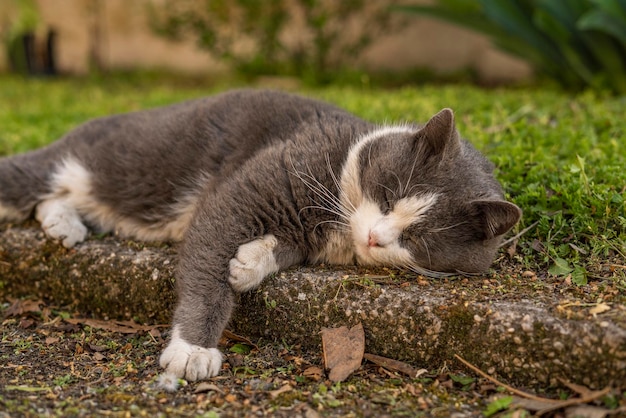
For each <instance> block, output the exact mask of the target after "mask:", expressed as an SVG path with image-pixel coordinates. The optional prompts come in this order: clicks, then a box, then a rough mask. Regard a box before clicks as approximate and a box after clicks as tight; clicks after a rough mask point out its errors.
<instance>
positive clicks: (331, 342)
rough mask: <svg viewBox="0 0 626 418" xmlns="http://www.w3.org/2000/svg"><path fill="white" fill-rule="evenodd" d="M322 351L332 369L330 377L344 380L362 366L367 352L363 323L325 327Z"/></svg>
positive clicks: (326, 363)
mask: <svg viewBox="0 0 626 418" xmlns="http://www.w3.org/2000/svg"><path fill="white" fill-rule="evenodd" d="M322 351H323V355H324V365H325V366H326V368H327V369H329V370H330V373H329V374H328V378H329V379H330V380H332V381H333V382H342V381H344V380H346V379H347V378H348V376H350V374H351V373H352V372H354V371H355V370H357V369H358V368H359V367H361V362H362V361H363V354H364V353H365V331H364V330H363V325H362V324H361V323H359V324H357V325H355V326H354V327H352V328H351V329H348V328H347V327H340V328H323V329H322Z"/></svg>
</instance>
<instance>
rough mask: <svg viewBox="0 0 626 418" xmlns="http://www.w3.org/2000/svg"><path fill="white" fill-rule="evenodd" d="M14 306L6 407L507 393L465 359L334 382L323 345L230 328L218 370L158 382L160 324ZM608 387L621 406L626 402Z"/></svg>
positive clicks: (450, 407) (271, 404)
mask: <svg viewBox="0 0 626 418" xmlns="http://www.w3.org/2000/svg"><path fill="white" fill-rule="evenodd" d="M16 306H17V305H15V304H14V305H9V304H4V305H2V308H1V309H0V314H1V315H2V316H3V317H4V318H5V319H4V320H3V321H2V324H1V325H0V332H1V333H2V341H1V342H0V359H1V361H0V411H4V412H0V417H13V416H24V417H44V416H78V417H86V416H94V415H98V416H148V417H159V416H163V417H165V416H204V417H217V416H221V417H231V416H232V417H240V416H266V415H271V416H277V417H297V416H300V417H306V418H311V417H318V416H342V417H343V416H348V417H349V416H354V417H369V416H371V417H385V416H433V417H437V416H440V417H457V418H460V417H475V416H476V417H477V416H482V413H483V411H484V410H485V409H486V408H488V407H493V405H491V406H490V404H492V401H493V399H494V396H496V397H498V396H500V397H501V396H502V395H501V394H500V391H499V390H498V387H497V385H495V384H494V383H492V382H490V381H488V380H486V379H483V378H476V377H475V375H474V374H473V373H472V372H471V371H469V370H467V369H463V368H462V366H459V365H450V368H447V367H446V368H444V369H442V370H421V371H420V372H419V376H418V377H407V376H404V375H402V374H399V373H396V372H393V371H391V370H387V369H385V368H383V367H380V366H377V365H376V364H374V363H371V362H367V361H365V362H364V363H363V365H362V366H361V367H360V368H359V369H358V370H357V371H356V372H354V373H353V374H352V375H351V376H350V377H349V378H348V379H347V380H346V381H344V382H341V383H333V382H331V381H330V380H328V378H327V373H326V372H325V371H324V370H323V368H324V366H323V364H322V353H321V352H313V351H305V350H302V349H301V348H300V347H298V346H291V347H289V346H285V345H283V344H276V343H265V342H263V341H255V342H249V341H246V340H245V339H239V338H237V337H236V336H233V335H230V336H229V337H230V339H225V338H224V339H223V340H222V347H221V348H222V350H223V351H224V352H225V353H227V356H226V361H225V362H224V366H223V369H222V373H221V374H220V375H219V376H217V377H215V378H213V379H211V380H209V381H207V382H194V383H186V382H184V381H183V382H182V387H181V388H180V389H179V390H178V391H177V392H175V393H166V392H164V391H162V390H160V389H159V388H158V387H157V386H156V380H157V377H158V373H159V372H160V369H159V367H158V356H159V354H160V351H161V350H162V348H163V347H164V344H165V336H164V335H163V334H162V331H161V330H162V328H161V327H160V326H148V327H146V326H140V325H136V324H134V323H132V322H127V323H124V324H120V323H119V322H115V321H109V322H107V321H93V320H88V319H82V318H80V317H78V316H76V315H69V314H68V313H66V312H63V311H62V310H57V309H55V308H52V307H49V306H45V305H44V304H43V303H41V302H39V301H36V302H30V303H22V305H21V308H20V309H18V308H16ZM611 396H612V398H611V399H612V401H613V402H614V404H615V405H613V406H614V407H618V406H619V405H620V403H621V404H622V405H624V404H626V400H624V399H623V398H620V397H618V396H617V394H612V395H611ZM596 403H598V404H602V401H597V402H596ZM509 412H511V410H510V409H509ZM545 416H551V415H550V414H548V415H545ZM552 416H560V415H552Z"/></svg>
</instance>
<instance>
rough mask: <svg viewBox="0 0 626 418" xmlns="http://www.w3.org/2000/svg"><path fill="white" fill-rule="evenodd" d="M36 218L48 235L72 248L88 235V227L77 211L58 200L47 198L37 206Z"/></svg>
mask: <svg viewBox="0 0 626 418" xmlns="http://www.w3.org/2000/svg"><path fill="white" fill-rule="evenodd" d="M36 218H37V220H38V221H39V222H41V227H42V228H43V230H44V232H45V233H46V235H47V236H49V237H50V238H52V239H55V240H59V241H61V242H62V243H63V246H64V247H65V248H71V247H73V246H74V245H76V244H78V243H79V242H82V241H84V240H85V238H86V237H87V227H86V226H85V225H84V224H83V223H82V222H81V220H80V216H79V215H78V213H76V211H75V210H74V209H73V208H71V207H69V206H67V205H66V204H64V203H63V202H61V201H58V200H46V201H43V202H41V203H40V204H39V205H38V206H37V211H36Z"/></svg>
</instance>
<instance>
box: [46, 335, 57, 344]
mask: <svg viewBox="0 0 626 418" xmlns="http://www.w3.org/2000/svg"><path fill="white" fill-rule="evenodd" d="M58 342H59V338H57V337H46V341H45V343H46V345H52V344H56V343H58Z"/></svg>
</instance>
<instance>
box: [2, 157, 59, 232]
mask: <svg viewBox="0 0 626 418" xmlns="http://www.w3.org/2000/svg"><path fill="white" fill-rule="evenodd" d="M56 154H58V149H57V147H54V146H49V147H45V148H42V149H39V150H36V151H32V152H28V153H26V154H19V155H15V156H11V157H4V158H0V222H6V221H22V220H25V219H27V218H28V217H30V216H31V215H32V213H33V210H34V208H35V206H37V204H38V203H39V202H40V201H41V200H42V198H43V197H44V196H45V195H46V194H47V193H50V177H51V176H52V173H53V170H54V168H55V163H56V162H58V157H59V156H58V155H56Z"/></svg>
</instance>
